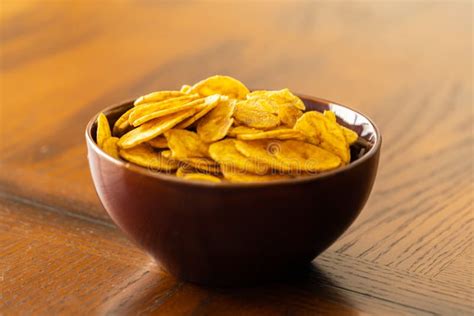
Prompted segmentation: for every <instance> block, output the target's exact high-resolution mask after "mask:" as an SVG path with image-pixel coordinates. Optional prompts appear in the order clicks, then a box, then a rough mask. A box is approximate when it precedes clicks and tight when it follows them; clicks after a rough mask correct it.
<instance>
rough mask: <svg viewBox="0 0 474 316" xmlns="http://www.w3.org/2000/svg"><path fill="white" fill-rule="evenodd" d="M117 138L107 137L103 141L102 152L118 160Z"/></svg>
mask: <svg viewBox="0 0 474 316" xmlns="http://www.w3.org/2000/svg"><path fill="white" fill-rule="evenodd" d="M118 140H119V139H118V138H117V137H109V138H107V139H106V140H105V141H104V144H103V148H102V150H103V151H105V152H106V153H107V154H109V155H110V156H112V157H114V158H117V159H119V158H120V156H119V148H118V146H117V142H118Z"/></svg>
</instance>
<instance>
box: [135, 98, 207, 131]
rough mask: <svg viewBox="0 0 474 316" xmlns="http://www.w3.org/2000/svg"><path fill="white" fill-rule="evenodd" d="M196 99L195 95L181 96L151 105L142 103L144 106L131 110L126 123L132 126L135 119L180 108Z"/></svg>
mask: <svg viewBox="0 0 474 316" xmlns="http://www.w3.org/2000/svg"><path fill="white" fill-rule="evenodd" d="M198 98H199V96H198V95H197V94H193V95H183V96H180V97H176V98H171V99H166V100H162V101H158V102H151V103H144V104H140V105H137V106H135V107H134V108H133V110H132V112H130V115H129V117H128V122H129V123H130V124H131V125H133V122H134V121H136V120H137V119H139V118H141V117H143V116H145V115H148V114H151V113H153V112H157V111H161V110H166V109H169V108H172V107H176V106H180V105H183V104H185V103H188V102H190V101H194V100H196V99H198Z"/></svg>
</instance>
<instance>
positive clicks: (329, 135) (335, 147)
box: [294, 111, 351, 163]
mask: <svg viewBox="0 0 474 316" xmlns="http://www.w3.org/2000/svg"><path fill="white" fill-rule="evenodd" d="M294 128H295V129H296V130H299V131H301V132H302V133H303V134H304V135H305V136H306V139H307V141H308V142H309V143H312V144H314V145H319V146H320V147H321V148H323V149H326V150H328V151H330V152H332V153H333V154H335V155H337V156H339V157H340V158H341V159H342V162H343V163H348V162H349V161H350V160H351V154H350V151H349V144H348V143H347V141H346V138H345V136H344V132H343V131H342V128H341V127H340V126H339V125H338V124H337V123H336V122H333V121H332V120H330V119H328V118H327V117H325V116H324V115H323V114H322V113H319V112H316V111H311V112H306V113H305V114H303V116H302V117H300V118H299V119H298V121H297V122H296V124H295V127H294Z"/></svg>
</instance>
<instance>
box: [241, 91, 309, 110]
mask: <svg viewBox="0 0 474 316" xmlns="http://www.w3.org/2000/svg"><path fill="white" fill-rule="evenodd" d="M253 98H267V99H270V100H272V101H273V102H275V103H276V104H280V105H282V104H288V105H292V106H294V107H296V108H297V109H300V110H302V111H304V110H305V109H306V107H305V105H304V102H303V101H302V100H301V99H300V98H298V97H297V96H296V95H294V94H293V93H291V91H290V90H288V89H287V88H285V89H282V90H274V91H264V90H257V91H253V92H251V93H249V94H248V95H247V99H253Z"/></svg>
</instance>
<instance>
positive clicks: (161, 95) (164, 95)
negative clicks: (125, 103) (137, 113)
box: [133, 91, 184, 106]
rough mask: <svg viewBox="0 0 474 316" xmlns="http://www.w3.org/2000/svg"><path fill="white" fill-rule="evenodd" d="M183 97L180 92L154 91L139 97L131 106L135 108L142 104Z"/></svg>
mask: <svg viewBox="0 0 474 316" xmlns="http://www.w3.org/2000/svg"><path fill="white" fill-rule="evenodd" d="M183 95H184V93H183V92H181V91H156V92H152V93H149V94H146V95H144V96H141V97H139V98H138V99H136V100H135V102H133V105H135V106H137V105H140V104H144V103H150V102H160V101H163V100H166V99H171V98H176V97H180V96H183Z"/></svg>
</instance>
